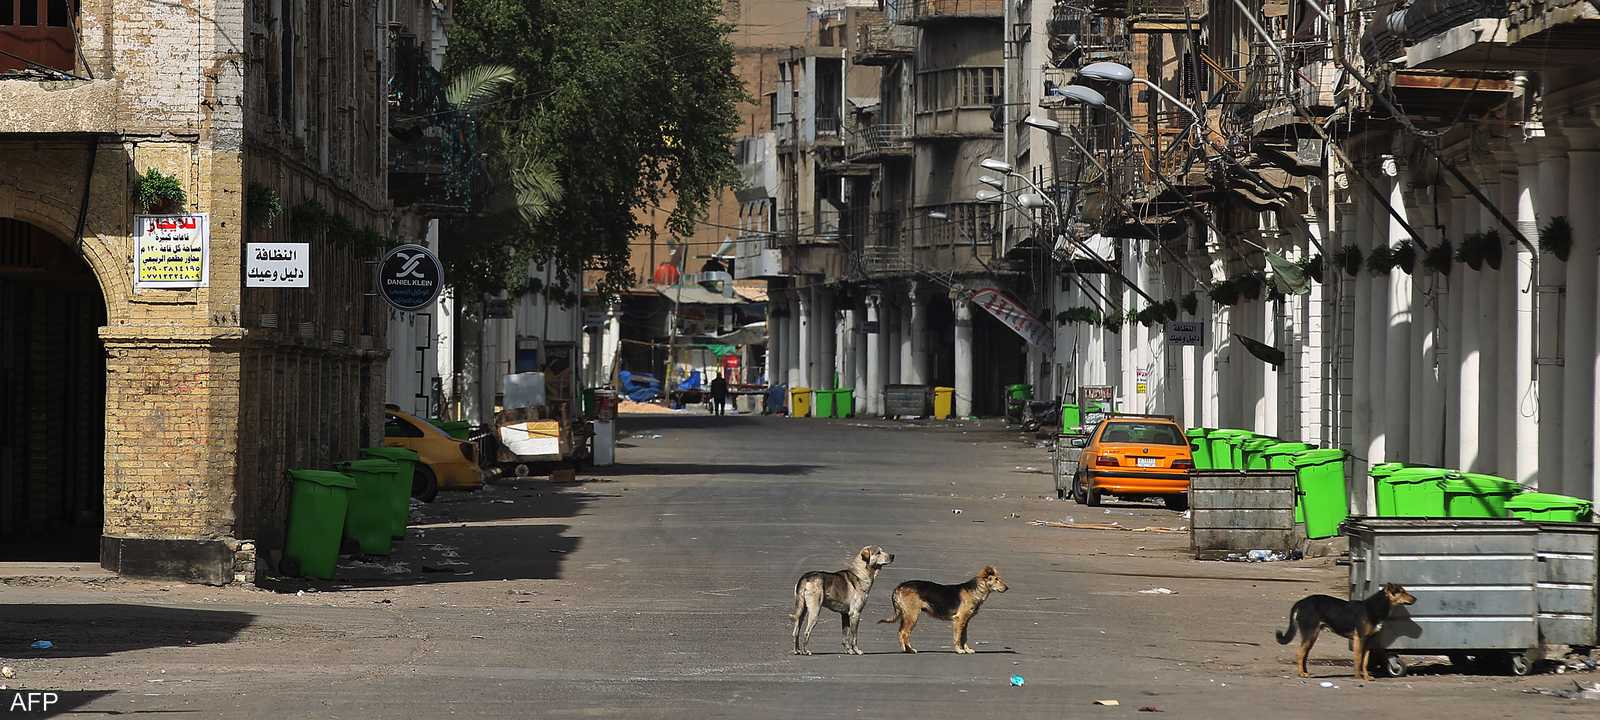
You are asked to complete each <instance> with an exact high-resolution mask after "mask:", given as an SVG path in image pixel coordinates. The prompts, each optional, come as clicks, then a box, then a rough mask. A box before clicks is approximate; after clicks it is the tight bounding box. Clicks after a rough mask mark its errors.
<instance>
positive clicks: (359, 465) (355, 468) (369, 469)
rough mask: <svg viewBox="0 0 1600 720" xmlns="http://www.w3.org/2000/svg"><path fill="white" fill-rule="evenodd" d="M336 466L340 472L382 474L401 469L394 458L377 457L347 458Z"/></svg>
mask: <svg viewBox="0 0 1600 720" xmlns="http://www.w3.org/2000/svg"><path fill="white" fill-rule="evenodd" d="M335 467H338V468H339V471H340V472H358V473H375V474H380V475H381V474H385V473H393V472H398V471H399V470H400V466H399V465H398V464H396V463H395V462H394V461H393V460H381V459H377V458H373V459H369V460H346V461H344V462H342V463H339V464H338V465H336V466H335Z"/></svg>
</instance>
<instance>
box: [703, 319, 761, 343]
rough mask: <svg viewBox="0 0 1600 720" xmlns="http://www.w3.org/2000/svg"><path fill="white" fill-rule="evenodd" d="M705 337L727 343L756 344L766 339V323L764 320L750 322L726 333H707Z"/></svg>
mask: <svg viewBox="0 0 1600 720" xmlns="http://www.w3.org/2000/svg"><path fill="white" fill-rule="evenodd" d="M706 337H709V338H711V339H712V340H715V341H717V342H719V343H725V344H728V345H758V344H761V343H764V342H766V341H767V324H766V323H764V322H756V323H750V324H749V325H746V326H744V327H742V328H739V329H738V330H735V331H733V332H731V333H728V334H727V335H708V336H706Z"/></svg>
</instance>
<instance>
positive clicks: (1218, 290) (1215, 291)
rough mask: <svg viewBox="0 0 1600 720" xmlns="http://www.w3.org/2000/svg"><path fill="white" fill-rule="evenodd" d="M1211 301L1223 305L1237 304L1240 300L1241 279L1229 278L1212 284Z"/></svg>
mask: <svg viewBox="0 0 1600 720" xmlns="http://www.w3.org/2000/svg"><path fill="white" fill-rule="evenodd" d="M1209 295H1210V296H1211V302H1214V303H1216V304H1218V305H1222V306H1223V307H1227V306H1229V305H1235V304H1237V303H1238V302H1239V280H1238V279H1237V278H1228V279H1226V280H1223V281H1221V282H1218V283H1215V284H1213V285H1212V286H1211V292H1210V293H1209Z"/></svg>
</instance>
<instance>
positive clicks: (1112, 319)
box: [1100, 313, 1122, 334]
mask: <svg viewBox="0 0 1600 720" xmlns="http://www.w3.org/2000/svg"><path fill="white" fill-rule="evenodd" d="M1100 327H1103V328H1105V329H1106V330H1107V331H1109V332H1113V333H1119V334H1120V333H1121V332H1122V318H1121V317H1119V316H1117V315H1116V314H1115V313H1106V318H1105V320H1102V321H1101V322H1100Z"/></svg>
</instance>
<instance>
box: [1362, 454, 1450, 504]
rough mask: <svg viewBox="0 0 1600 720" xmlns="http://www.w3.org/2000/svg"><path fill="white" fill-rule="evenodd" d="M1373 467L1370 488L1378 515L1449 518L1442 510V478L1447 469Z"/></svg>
mask: <svg viewBox="0 0 1600 720" xmlns="http://www.w3.org/2000/svg"><path fill="white" fill-rule="evenodd" d="M1398 464H1399V463H1385V464H1383V465H1378V466H1374V467H1373V471H1376V474H1374V475H1373V476H1372V491H1373V499H1374V501H1375V504H1376V505H1377V506H1378V517H1426V518H1442V517H1449V515H1448V513H1447V512H1446V510H1445V499H1444V484H1443V483H1444V480H1445V477H1446V476H1448V475H1449V474H1450V472H1451V471H1449V470H1444V469H1440V468H1428V467H1399V468H1395V467H1392V466H1394V465H1398Z"/></svg>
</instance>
